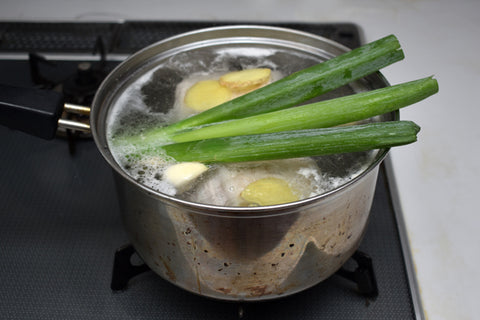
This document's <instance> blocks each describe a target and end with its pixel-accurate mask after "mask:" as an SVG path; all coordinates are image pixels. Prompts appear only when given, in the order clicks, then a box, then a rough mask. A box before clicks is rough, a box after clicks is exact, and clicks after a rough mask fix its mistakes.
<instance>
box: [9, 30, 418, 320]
mask: <svg viewBox="0 0 480 320" xmlns="http://www.w3.org/2000/svg"><path fill="white" fill-rule="evenodd" d="M220 24H222V23H216V24H215V25H220ZM223 24H226V23H223ZM212 25H213V24H211V23H203V22H125V23H121V24H116V23H112V24H105V23H102V24H92V23H73V24H70V23H64V24H59V23H55V24H52V23H45V24H44V23H0V53H8V54H12V53H21V54H27V53H29V52H33V51H35V52H40V53H42V52H57V53H58V52H61V53H87V54H88V53H89V52H91V50H92V45H91V44H92V42H94V43H95V42H96V41H98V35H99V34H101V35H102V39H104V40H103V41H104V42H105V50H106V51H107V52H106V53H107V54H112V53H113V54H115V53H119V54H128V53H132V52H134V51H136V50H138V49H140V48H142V47H144V46H146V45H148V44H150V43H152V42H154V41H156V40H160V39H162V38H164V37H166V36H170V35H174V34H177V33H181V32H184V31H188V30H192V29H197V28H200V27H207V26H212ZM281 26H285V27H292V28H296V29H300V30H303V31H308V32H312V33H316V34H319V35H322V36H325V37H327V38H330V39H333V40H336V41H338V42H341V43H343V44H345V45H347V46H349V47H356V46H358V45H360V42H361V40H360V33H359V29H358V27H357V26H355V25H352V24H281ZM77 30H80V32H79V33H78V32H77ZM104 34H108V35H107V36H103V35H104ZM138 35H141V36H138ZM42 37H43V38H42ZM79 38H81V39H85V43H86V42H88V43H89V44H90V45H89V46H86V45H83V44H81V43H80V42H81V41H80V42H77V41H72V39H73V40H76V39H79ZM22 39H23V40H22ZM29 39H30V40H29ZM38 39H43V40H42V41H39V40H38ZM133 39H134V40H135V41H133ZM82 41H83V40H82ZM49 43H52V44H49ZM97 51H98V50H97ZM79 62H81V61H76V60H72V59H70V60H69V61H58V62H54V64H55V68H53V69H56V70H57V71H55V72H53V71H52V70H53V69H51V68H50V67H49V66H46V67H45V66H41V68H44V69H46V70H47V71H46V73H47V75H48V76H49V78H50V79H52V78H55V77H63V76H64V75H63V74H65V75H67V74H69V73H71V72H73V71H75V69H76V67H77V65H78V63H79ZM115 64H116V62H108V68H111V67H113V66H114V65H115ZM59 70H60V71H59ZM58 72H59V73H60V74H62V75H61V76H59V75H58ZM50 73H51V75H50ZM0 82H1V83H8V84H13V85H26V86H34V85H35V83H34V81H33V80H32V76H31V69H30V65H29V63H28V61H26V60H23V59H13V60H12V59H9V58H5V59H3V60H0ZM67 140H68V139H67V138H65V137H61V136H59V137H57V138H56V139H54V140H53V141H45V140H41V139H39V138H35V137H31V136H28V135H26V134H23V133H20V132H16V131H12V130H9V129H7V128H4V127H0V149H1V150H3V152H1V153H0V168H1V169H0V181H1V184H0V255H1V258H0V283H1V286H0V313H1V314H2V315H3V317H5V318H7V319H32V318H36V319H85V318H88V319H150V318H160V319H235V318H239V317H242V318H244V319H257V318H275V319H291V318H292V317H295V318H299V319H353V318H355V319H416V314H417V313H416V310H415V302H414V298H413V297H412V289H411V288H410V284H409V283H410V282H409V279H408V274H407V268H406V263H405V257H404V255H403V251H402V243H401V240H400V232H399V227H398V223H397V218H396V215H395V211H394V208H393V204H392V194H391V192H390V191H391V190H390V185H389V180H388V178H387V175H386V173H385V166H384V165H382V166H381V170H380V173H379V180H378V183H377V189H376V194H375V198H374V202H373V207H372V211H371V218H370V222H369V226H368V229H367V232H366V235H365V238H364V240H363V242H362V244H361V246H360V250H361V251H362V252H365V253H367V254H368V255H369V256H370V257H371V258H372V261H373V268H374V271H375V275H376V280H377V285H378V291H379V294H378V296H376V297H374V298H368V297H366V296H364V295H361V294H359V293H358V292H357V290H356V286H355V284H354V283H352V282H350V281H348V280H346V279H345V278H343V277H341V276H339V275H334V276H332V277H331V278H329V279H327V280H326V281H324V282H322V283H320V284H318V285H316V286H314V287H312V288H311V289H308V290H306V291H304V292H301V293H298V294H296V295H293V296H290V297H286V298H281V299H278V300H272V301H267V302H261V303H248V304H239V303H230V302H229V303H226V302H221V301H214V300H210V299H206V298H204V297H200V296H196V295H193V294H191V293H188V292H185V291H184V290H182V289H179V288H177V287H175V286H173V285H172V284H170V283H168V282H166V281H165V280H163V279H161V278H160V277H159V276H157V275H156V274H154V273H153V272H145V273H142V274H141V275H138V276H137V277H135V278H133V279H132V280H131V281H130V282H129V286H128V289H127V290H125V291H112V290H111V289H110V285H111V279H112V268H113V263H114V254H115V251H116V250H117V249H118V248H119V247H121V246H123V245H124V244H126V243H128V239H127V237H126V234H125V232H124V230H123V227H122V225H121V219H120V214H119V206H118V201H117V195H116V192H115V186H114V184H113V179H112V174H111V171H110V169H109V167H108V165H107V164H106V162H105V161H104V160H103V159H102V158H101V155H100V154H99V152H97V150H96V146H95V144H94V142H93V141H92V140H91V139H89V138H88V137H79V138H77V139H76V140H75V148H74V150H75V152H74V153H73V154H72V152H71V151H72V149H70V150H69V143H67Z"/></svg>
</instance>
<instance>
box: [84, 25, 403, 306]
mask: <svg viewBox="0 0 480 320" xmlns="http://www.w3.org/2000/svg"><path fill="white" fill-rule="evenodd" d="M212 48H213V49H215V50H220V49H221V50H223V49H232V48H233V49H234V50H236V49H238V48H241V49H248V48H250V49H251V48H256V49H262V50H263V49H276V50H277V49H280V51H284V52H287V53H288V56H289V57H296V58H295V59H293V60H297V61H303V65H302V63H300V64H298V63H297V64H295V63H293V62H292V61H290V59H289V58H287V59H286V60H285V61H286V64H287V65H289V66H290V64H291V66H290V68H291V69H292V71H296V70H294V69H299V68H303V67H306V66H308V65H309V64H312V63H315V61H323V60H326V59H328V58H331V57H333V56H335V55H339V54H341V53H343V52H345V51H347V50H348V49H347V48H345V47H343V46H342V45H340V44H338V43H335V42H332V41H330V40H327V39H325V38H322V37H318V36H314V35H311V34H307V33H303V32H298V31H294V30H288V29H281V28H273V27H259V26H226V27H218V28H211V29H204V30H199V31H195V32H191V33H187V34H183V35H180V36H176V37H173V38H170V39H167V40H165V41H161V42H159V43H156V44H154V45H152V46H150V47H148V48H146V49H144V50H142V51H140V52H138V53H136V54H134V55H133V56H131V57H130V58H129V59H127V60H126V61H125V62H123V63H122V64H121V65H119V66H118V67H117V68H116V69H115V70H114V71H113V72H112V73H111V74H110V75H109V76H108V77H107V79H106V80H105V81H104V82H103V84H102V85H101V87H100V88H99V90H98V92H97V94H96V97H95V99H94V102H93V105H92V110H91V128H92V134H93V137H94V139H95V142H96V144H97V146H98V149H99V150H100V152H101V153H102V155H103V157H104V158H105V159H106V161H107V162H108V163H109V164H110V166H111V167H112V168H113V171H114V176H115V180H116V185H117V188H118V192H119V196H120V201H121V208H122V216H123V221H124V224H125V228H126V230H127V232H128V235H129V237H130V240H131V242H132V244H133V246H134V247H135V249H136V250H137V252H138V253H139V255H140V256H141V258H142V259H143V260H144V261H145V262H146V263H147V265H148V266H149V267H150V268H151V269H152V270H153V271H154V272H156V273H157V274H158V275H160V276H161V277H163V278H165V279H166V280H168V281H170V282H172V283H174V284H175V285H177V286H179V287H181V288H183V289H185V290H188V291H191V292H193V293H196V294H199V295H202V296H206V297H212V298H217V299H222V300H245V301H250V300H266V299H272V298H278V297H283V296H288V295H291V294H294V293H296V292H299V291H302V290H304V289H306V288H309V287H311V286H313V285H315V284H317V283H319V282H321V281H322V280H324V279H326V278H327V277H329V276H330V275H332V274H333V273H334V272H335V271H337V270H338V269H339V268H340V267H341V266H342V265H343V264H344V263H345V262H346V260H347V259H348V258H349V257H350V256H351V255H352V254H353V252H354V251H355V250H356V249H357V248H358V246H359V244H360V241H361V239H362V236H363V234H364V231H365V228H366V225H367V222H368V217H369V211H370V207H371V203H372V199H373V194H374V190H375V184H376V178H377V172H378V166H379V164H380V162H381V161H382V160H383V159H384V157H385V155H386V154H387V150H380V151H378V152H375V153H374V156H373V157H371V158H368V159H369V160H365V163H364V165H365V168H364V169H363V171H362V172H361V173H360V174H359V175H358V176H357V177H355V178H354V179H352V180H350V181H349V182H347V183H345V184H343V185H341V186H339V187H337V188H336V189H334V190H332V191H329V192H327V193H325V194H322V195H318V196H315V197H312V198H309V199H305V200H301V201H298V202H294V203H288V204H283V205H276V206H268V207H255V208H251V207H248V208H247V207H242V208H240V207H220V206H212V205H207V204H199V203H193V202H188V201H184V200H181V199H178V198H175V197H172V196H168V195H165V194H162V193H160V192H157V191H155V190H152V189H150V188H148V187H146V186H144V185H142V184H140V183H138V182H137V181H135V180H134V179H132V178H131V177H130V176H129V175H128V174H127V173H126V172H125V171H124V170H123V169H122V168H121V167H120V166H119V165H118V163H117V162H116V161H115V159H114V157H113V155H112V153H111V150H110V148H109V145H108V141H107V125H106V123H107V122H108V119H109V116H110V112H111V108H112V105H114V104H115V101H116V99H117V98H118V96H119V95H120V94H121V93H122V92H123V91H124V90H125V89H126V88H128V87H129V86H131V84H132V83H133V82H134V81H135V80H136V79H138V78H140V77H141V76H143V75H144V74H146V73H148V72H150V71H151V70H152V69H154V68H161V66H162V63H164V62H165V61H171V60H172V59H177V58H178V57H187V58H188V57H190V58H188V59H190V61H191V59H192V58H191V57H192V56H193V57H195V56H196V55H197V56H198V60H199V61H201V60H202V59H208V56H207V57H205V56H204V55H205V52H207V51H208V50H211V49H212ZM243 52H244V58H245V59H248V58H249V52H251V51H249V50H244V51H243ZM199 65H201V63H199ZM386 85H388V84H387V82H386V81H385V79H384V78H383V77H382V76H381V74H379V73H377V74H373V75H371V76H369V77H367V78H365V79H362V80H361V81H357V82H355V83H354V84H352V85H350V86H349V87H348V88H344V89H343V90H354V91H356V90H369V89H374V88H378V87H384V86H386ZM352 88H353V89H352ZM342 92H343V91H341V90H340V91H336V92H335V93H334V94H335V95H341V94H343V93H342ZM397 116H398V115H397V114H394V113H392V114H388V115H384V116H382V117H380V118H379V120H391V119H394V118H396V117H397ZM353 157H355V155H353Z"/></svg>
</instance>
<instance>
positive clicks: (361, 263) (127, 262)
mask: <svg viewBox="0 0 480 320" xmlns="http://www.w3.org/2000/svg"><path fill="white" fill-rule="evenodd" d="M134 257H137V258H138V254H137V252H136V251H135V248H134V247H133V246H132V245H131V244H127V245H124V246H122V247H120V248H119V249H118V250H117V251H116V252H115V259H114V262H113V272H112V281H111V284H110V288H111V289H112V290H113V291H123V290H126V289H127V288H128V283H129V281H130V280H131V279H132V278H134V277H136V276H137V275H140V274H142V273H145V272H147V271H150V268H149V267H148V266H147V265H146V264H145V263H143V262H139V263H133V262H132V260H133V258H134ZM352 266H353V269H352ZM336 275H338V276H340V277H343V278H345V279H347V280H349V281H351V282H353V283H355V284H356V287H357V292H358V293H359V294H360V295H362V296H364V297H367V298H376V297H377V296H378V287H377V279H376V276H375V271H374V269H373V263H372V258H371V257H370V256H369V255H368V254H366V253H364V252H362V251H359V250H357V251H356V252H355V253H354V254H353V256H352V257H351V258H350V260H349V261H347V263H346V264H345V265H344V266H343V267H342V268H341V269H340V270H338V271H337V272H336Z"/></svg>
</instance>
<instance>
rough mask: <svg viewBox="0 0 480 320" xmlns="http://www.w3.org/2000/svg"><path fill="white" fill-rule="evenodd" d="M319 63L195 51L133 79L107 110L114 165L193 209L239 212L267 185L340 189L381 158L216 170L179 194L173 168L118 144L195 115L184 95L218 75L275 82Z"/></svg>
mask: <svg viewBox="0 0 480 320" xmlns="http://www.w3.org/2000/svg"><path fill="white" fill-rule="evenodd" d="M319 62H321V60H319V58H318V57H316V56H312V55H308V54H303V53H299V52H293V53H292V52H291V51H285V50H282V49H278V50H277V49H271V48H268V49H267V48H262V47H257V48H255V47H251V46H249V47H242V46H241V45H239V46H234V47H232V48H228V49H225V48H218V49H217V50H213V51H212V49H211V48H208V50H207V49H201V48H200V49H197V50H194V51H193V52H186V53H181V54H176V55H174V56H171V57H169V58H168V59H164V60H162V61H160V62H158V63H157V64H156V66H155V67H154V68H152V69H151V70H149V71H148V72H145V73H144V74H141V75H139V76H136V77H134V78H133V80H132V81H131V82H130V83H129V84H128V85H126V86H125V89H124V91H123V92H122V93H121V94H120V95H119V97H118V99H117V100H116V101H115V104H114V105H113V107H112V108H111V109H110V114H109V118H108V123H107V136H108V139H109V147H110V149H111V151H112V154H113V156H114V158H115V160H116V161H117V162H118V163H119V165H120V166H121V167H122V168H123V170H125V171H126V172H127V173H128V174H129V175H130V176H132V177H133V178H134V179H135V180H136V181H138V182H139V183H142V184H144V185H146V186H148V187H149V188H151V189H153V190H156V191H159V192H161V193H165V194H168V195H175V196H176V197H178V198H182V199H185V200H189V201H193V202H201V203H208V204H213V205H222V206H238V205H241V202H240V201H239V200H238V198H239V196H238V195H239V193H240V192H241V190H242V189H243V188H244V187H245V186H246V185H247V184H248V183H250V182H253V181H255V180H256V179H261V178H264V177H277V178H281V179H283V180H285V181H287V182H288V183H289V184H290V185H291V186H292V187H293V188H294V189H295V190H297V191H298V193H299V194H300V198H302V199H303V198H308V197H312V196H314V195H317V194H321V193H324V192H327V191H329V190H332V189H335V188H337V187H338V186H340V185H342V184H344V183H346V182H348V181H349V180H351V179H352V178H354V177H356V176H357V175H358V174H360V173H361V172H362V171H363V170H365V168H366V167H367V166H368V165H370V164H371V161H372V159H373V158H374V157H375V155H376V151H370V152H363V153H354V154H344V155H331V156H322V157H316V158H314V159H311V158H307V159H305V158H302V159H288V160H275V161H268V162H267V161H265V162H249V163H230V164H215V165H211V166H209V170H208V171H207V172H206V173H205V174H204V175H202V176H201V177H200V178H199V179H197V180H196V181H195V182H194V183H193V184H192V185H191V186H190V187H189V188H188V189H186V190H177V189H176V188H175V187H174V186H173V185H171V184H170V183H168V182H167V181H166V180H165V179H164V172H165V169H166V168H167V167H168V166H170V165H172V164H173V163H174V161H173V160H172V159H168V158H167V157H166V156H165V155H161V154H155V155H145V156H142V157H132V156H131V155H132V154H136V148H135V146H133V145H119V144H117V143H115V141H116V139H117V137H120V136H123V135H138V134H141V133H142V131H144V130H148V129H150V128H153V127H160V126H165V125H167V124H169V123H173V122H175V121H178V120H180V119H182V118H185V117H188V116H191V115H192V114H193V113H192V111H191V110H189V109H188V108H187V107H186V106H185V105H184V103H183V97H184V95H185V92H186V90H187V89H188V88H189V87H190V86H191V85H193V84H194V83H195V82H197V81H199V80H204V79H218V77H219V76H220V75H221V74H225V73H227V72H229V71H233V70H242V69H248V68H270V69H271V70H272V80H273V81H274V80H277V79H280V78H281V77H282V76H284V75H288V74H290V73H292V72H295V71H298V70H300V69H303V68H306V67H308V66H311V65H313V64H316V63H319ZM361 90H364V87H362V85H361V84H359V83H354V84H352V85H350V86H348V87H343V88H341V89H339V90H335V91H333V92H331V93H328V94H325V95H323V96H322V97H321V98H320V99H329V98H332V97H336V96H339V95H345V94H351V93H354V92H357V91H361Z"/></svg>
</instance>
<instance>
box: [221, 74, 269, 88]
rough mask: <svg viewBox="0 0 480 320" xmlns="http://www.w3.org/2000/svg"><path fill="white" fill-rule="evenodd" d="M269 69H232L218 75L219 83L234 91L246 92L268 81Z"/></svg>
mask: <svg viewBox="0 0 480 320" xmlns="http://www.w3.org/2000/svg"><path fill="white" fill-rule="evenodd" d="M270 77H271V70H270V69H268V68H256V69H245V70H241V71H232V72H229V73H227V74H225V75H223V76H221V77H220V80H219V82H220V84H221V85H222V86H224V87H227V88H229V89H231V90H233V91H236V92H247V91H251V90H254V89H257V88H259V87H261V86H263V85H265V84H267V83H268V82H270Z"/></svg>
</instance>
